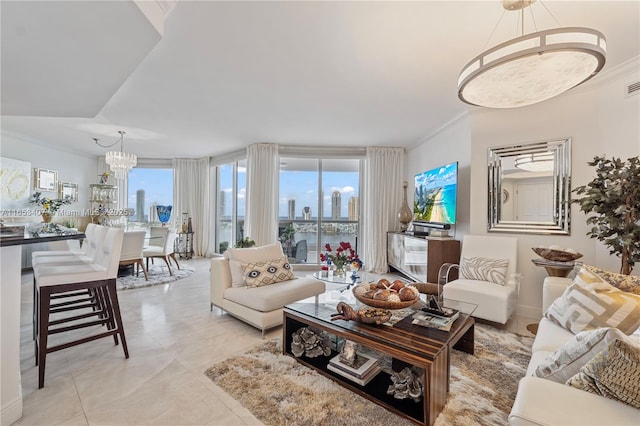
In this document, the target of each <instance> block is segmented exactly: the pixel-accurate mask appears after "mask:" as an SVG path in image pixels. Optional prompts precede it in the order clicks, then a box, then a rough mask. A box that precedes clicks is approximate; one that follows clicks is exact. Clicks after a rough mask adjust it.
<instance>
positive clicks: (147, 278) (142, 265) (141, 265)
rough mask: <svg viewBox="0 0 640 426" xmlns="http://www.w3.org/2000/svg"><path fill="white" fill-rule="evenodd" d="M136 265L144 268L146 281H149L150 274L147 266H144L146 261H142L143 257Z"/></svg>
mask: <svg viewBox="0 0 640 426" xmlns="http://www.w3.org/2000/svg"><path fill="white" fill-rule="evenodd" d="M136 267H137V268H138V269H139V268H142V272H143V273H144V280H145V281H149V275H147V268H145V267H144V262H143V261H142V259H138V260H137V261H136Z"/></svg>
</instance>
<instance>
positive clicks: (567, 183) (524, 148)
mask: <svg viewBox="0 0 640 426" xmlns="http://www.w3.org/2000/svg"><path fill="white" fill-rule="evenodd" d="M540 152H553V153H554V167H553V206H552V208H553V220H552V221H549V222H527V221H505V220H501V219H500V217H501V210H502V203H503V200H502V198H503V191H502V176H503V170H502V159H503V158H506V157H515V156H516V155H520V154H532V153H540ZM488 171H489V180H488V186H489V187H488V200H487V206H488V220H487V231H488V232H515V233H525V234H556V235H569V234H570V218H571V138H570V137H567V138H559V139H554V140H550V141H542V142H533V143H526V144H521V145H509V146H500V147H492V148H489V149H488Z"/></svg>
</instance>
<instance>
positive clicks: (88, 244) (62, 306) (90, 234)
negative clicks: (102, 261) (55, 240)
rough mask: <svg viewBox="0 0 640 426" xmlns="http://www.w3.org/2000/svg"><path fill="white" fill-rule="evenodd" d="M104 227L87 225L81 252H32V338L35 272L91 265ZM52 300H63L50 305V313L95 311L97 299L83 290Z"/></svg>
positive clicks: (34, 327) (34, 333)
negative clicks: (72, 310) (61, 267)
mask: <svg viewBox="0 0 640 426" xmlns="http://www.w3.org/2000/svg"><path fill="white" fill-rule="evenodd" d="M108 229H109V228H108V227H106V226H100V225H95V224H89V225H87V229H86V232H85V235H86V240H85V243H84V244H83V250H82V251H79V252H78V251H73V250H54V251H37V252H33V254H32V256H31V263H32V266H33V269H34V275H33V338H34V339H35V338H36V331H37V328H38V311H37V309H36V305H37V300H36V299H37V291H36V277H35V270H36V268H39V267H44V266H56V265H82V264H88V263H92V262H93V261H94V259H95V257H96V255H97V253H98V251H99V250H100V247H101V244H102V242H103V241H104V238H105V236H106V233H107V230H108ZM52 299H65V300H66V301H64V302H59V303H53V304H51V312H52V313H53V312H59V311H63V310H70V309H81V308H86V307H90V308H92V309H93V310H96V309H97V307H98V303H99V299H98V298H97V295H96V294H94V291H93V290H92V289H84V290H81V291H74V292H68V293H62V294H57V295H55V296H53V297H52Z"/></svg>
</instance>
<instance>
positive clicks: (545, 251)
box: [531, 247, 582, 262]
mask: <svg viewBox="0 0 640 426" xmlns="http://www.w3.org/2000/svg"><path fill="white" fill-rule="evenodd" d="M531 250H533V251H534V252H535V253H536V254H537V255H538V256H540V257H542V258H543V259H547V260H551V261H553V262H572V261H574V260H576V259H580V258H581V257H582V254H580V253H577V252H575V251H573V252H572V251H565V250H558V249H552V248H549V247H532V248H531Z"/></svg>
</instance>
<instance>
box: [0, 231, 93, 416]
mask: <svg viewBox="0 0 640 426" xmlns="http://www.w3.org/2000/svg"><path fill="white" fill-rule="evenodd" d="M24 229H25V228H22V229H20V227H7V226H3V227H2V232H1V233H0V321H1V323H0V336H1V337H0V338H1V339H2V341H1V348H0V359H1V360H2V363H1V364H0V378H1V382H0V404H1V405H0V407H1V410H2V411H1V413H0V414H1V416H0V424H2V425H10V424H12V423H15V422H16V421H18V420H19V419H20V417H22V383H21V380H22V378H21V375H20V284H21V281H22V280H21V273H22V271H21V265H22V246H23V245H25V244H35V243H47V242H51V241H61V240H74V239H83V238H84V237H85V235H84V234H83V233H75V234H72V233H64V234H43V233H40V234H35V235H34V234H31V233H29V232H28V231H25V230H24Z"/></svg>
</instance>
